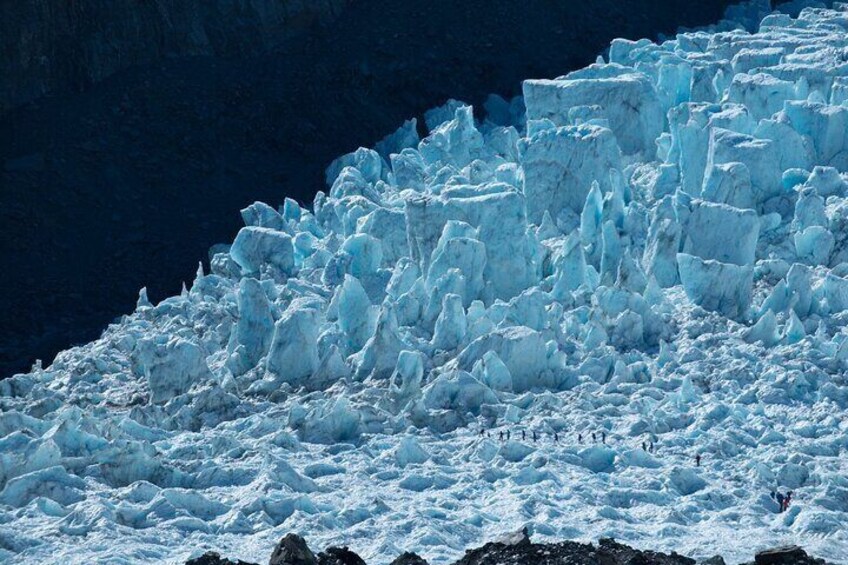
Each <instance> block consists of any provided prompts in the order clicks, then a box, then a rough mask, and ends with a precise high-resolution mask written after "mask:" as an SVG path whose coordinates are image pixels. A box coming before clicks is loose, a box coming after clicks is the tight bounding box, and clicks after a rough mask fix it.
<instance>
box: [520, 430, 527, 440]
mask: <svg viewBox="0 0 848 565" xmlns="http://www.w3.org/2000/svg"><path fill="white" fill-rule="evenodd" d="M525 440H527V432H526V431H524V430H521V441H525Z"/></svg>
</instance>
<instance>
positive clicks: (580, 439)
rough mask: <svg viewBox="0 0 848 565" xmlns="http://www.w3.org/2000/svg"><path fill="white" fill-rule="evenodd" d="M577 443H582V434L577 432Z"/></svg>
mask: <svg viewBox="0 0 848 565" xmlns="http://www.w3.org/2000/svg"><path fill="white" fill-rule="evenodd" d="M577 443H583V434H577Z"/></svg>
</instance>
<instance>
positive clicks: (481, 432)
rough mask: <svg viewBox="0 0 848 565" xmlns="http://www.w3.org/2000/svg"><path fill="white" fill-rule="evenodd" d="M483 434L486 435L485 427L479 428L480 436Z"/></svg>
mask: <svg viewBox="0 0 848 565" xmlns="http://www.w3.org/2000/svg"><path fill="white" fill-rule="evenodd" d="M485 435H486V429H485V428H480V437H483V436H485Z"/></svg>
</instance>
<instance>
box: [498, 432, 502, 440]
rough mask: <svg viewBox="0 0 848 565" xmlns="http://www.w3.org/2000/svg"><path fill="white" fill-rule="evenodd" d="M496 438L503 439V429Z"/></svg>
mask: <svg viewBox="0 0 848 565" xmlns="http://www.w3.org/2000/svg"><path fill="white" fill-rule="evenodd" d="M498 438H499V439H500V440H501V441H503V430H501V432H500V433H499V434H498Z"/></svg>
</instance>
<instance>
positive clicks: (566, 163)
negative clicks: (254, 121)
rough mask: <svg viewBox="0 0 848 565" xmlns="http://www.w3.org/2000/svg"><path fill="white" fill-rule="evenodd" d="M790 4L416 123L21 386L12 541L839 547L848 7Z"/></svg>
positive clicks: (625, 50)
mask: <svg viewBox="0 0 848 565" xmlns="http://www.w3.org/2000/svg"><path fill="white" fill-rule="evenodd" d="M765 4H767V3H765V2H754V3H751V4H747V5H745V6H743V7H740V8H735V9H734V10H733V11H732V13H729V17H731V18H734V19H736V21H738V22H740V23H741V24H742V25H744V27H746V28H747V29H752V30H753V29H756V22H758V21H759V20H761V19H762V25H761V26H760V28H759V31H757V32H756V33H753V32H748V31H744V30H743V29H736V28H737V27H738V26H736V25H734V24H732V23H731V22H729V21H725V22H723V23H721V24H719V25H717V26H716V27H714V28H712V29H711V30H707V31H696V32H686V33H681V34H679V35H678V36H677V37H676V38H675V39H672V40H668V41H665V42H663V43H662V44H655V43H652V42H650V41H647V40H640V41H626V40H616V41H614V42H613V44H612V46H611V49H610V60H611V62H609V63H606V62H603V61H599V62H598V63H596V64H594V65H592V66H590V67H587V68H586V69H582V70H579V71H576V72H573V73H571V74H569V75H567V76H565V77H561V78H558V79H555V80H541V81H528V82H527V83H526V84H525V87H524V93H525V98H524V99H523V101H522V99H520V98H519V99H516V100H513V101H511V102H507V101H505V100H503V99H500V98H498V97H491V98H490V99H489V100H488V101H487V103H486V111H487V112H488V116H487V117H486V118H485V119H483V120H482V121H475V118H474V113H473V112H472V110H471V108H470V107H468V106H467V105H465V104H463V103H461V102H457V101H450V102H448V103H447V104H445V105H444V106H443V107H441V108H438V109H435V110H433V111H430V112H428V113H427V114H426V115H425V122H426V125H427V129H428V131H429V134H428V135H426V136H425V137H424V138H423V139H419V136H418V133H417V130H416V122H415V121H414V120H411V121H409V122H406V123H405V124H404V125H403V126H402V127H401V128H399V129H398V130H397V131H396V132H394V133H393V134H391V135H389V136H387V137H386V138H385V139H383V140H382V141H381V142H379V143H378V144H377V146H376V149H375V150H372V149H365V148H362V149H359V150H357V151H356V152H354V153H351V154H349V155H345V156H342V157H340V158H339V159H338V160H336V161H335V162H334V163H333V164H332V165H331V166H330V167H329V168H328V171H327V181H328V186H329V187H330V188H329V190H328V192H327V193H323V192H321V193H319V194H318V195H317V196H316V198H315V201H314V203H313V205H312V207H311V209H310V208H308V207H304V206H301V205H299V204H298V203H296V202H294V201H292V200H286V201H285V203H284V204H283V206H282V207H281V208H280V209H279V210H275V209H273V208H271V207H270V206H268V205H265V204H261V203H256V204H254V205H252V206H249V207H248V208H246V209H245V210H243V211H242V216H243V218H244V221H245V227H244V228H243V229H242V230H241V231H240V232H239V233H238V235H237V236H236V238H235V241H234V242H233V244H232V246H229V247H227V246H224V247H216V249H217V250H219V251H220V250H224V251H222V252H218V253H216V254H215V255H214V257H213V258H212V261H211V265H212V272H211V273H209V274H204V273H203V272H202V271H200V272H199V273H198V276H197V278H196V280H195V281H194V282H193V284H192V285H191V289H190V290H187V291H186V292H184V293H182V294H181V295H180V296H175V297H172V298H169V299H167V300H165V301H163V302H161V303H159V304H158V305H155V306H154V305H152V304H150V302H149V300H148V299H147V295H146V292H145V291H144V290H143V289H142V292H141V293H140V295H139V301H138V307H137V309H136V311H135V312H134V313H132V314H131V315H129V316H125V317H124V318H123V319H122V320H121V321H120V322H118V323H115V324H113V325H111V326H110V327H109V328H108V329H107V330H106V332H104V334H103V335H102V337H101V338H100V339H98V340H97V341H94V342H92V343H89V344H86V345H83V346H81V347H77V348H74V349H71V350H69V351H66V352H63V353H61V354H60V355H59V356H58V357H57V359H56V361H55V362H54V363H53V365H51V366H50V367H48V368H42V367H41V366H36V367H34V368H33V370H32V371H31V372H30V373H29V374H26V375H17V376H15V377H13V378H10V379H7V380H4V381H0V561H3V562H10V563H12V562H54V561H68V562H79V561H85V562H116V561H125V562H165V561H178V560H181V559H184V558H186V557H187V556H189V555H196V554H198V553H201V552H202V551H204V550H205V549H215V550H218V551H220V552H222V553H224V554H227V555H229V556H232V557H239V558H242V559H247V560H252V561H262V560H264V559H265V558H267V554H268V551H269V548H271V547H272V546H273V545H274V543H275V542H276V541H277V540H278V539H279V538H280V537H282V535H283V534H285V533H288V532H291V531H294V532H298V533H300V534H303V535H305V536H306V537H307V538H308V539H309V541H310V544H312V545H313V546H314V547H323V546H325V545H328V544H331V543H332V544H343V545H349V546H350V547H351V548H353V549H354V550H355V551H356V552H357V553H359V554H361V555H363V556H364V557H366V558H368V559H369V560H375V561H377V562H388V561H390V560H391V559H393V558H394V557H395V556H396V555H398V554H399V553H400V552H402V551H403V550H414V551H416V552H418V553H420V554H423V555H425V556H426V557H427V558H428V559H429V560H430V562H431V563H437V564H438V563H445V562H448V561H450V560H451V559H453V558H455V557H456V556H457V555H458V554H460V553H461V552H462V550H464V549H465V548H467V547H469V546H473V545H477V544H479V543H481V542H482V541H485V540H489V539H494V538H496V537H497V536H498V535H499V534H501V533H503V532H509V531H515V530H518V529H519V528H521V527H523V526H527V527H528V528H529V529H530V530H531V531H533V532H535V535H536V536H537V537H539V538H541V539H547V538H573V539H583V540H595V539H597V538H598V537H601V536H613V537H615V538H618V539H620V540H623V541H626V542H628V543H630V544H632V545H636V546H642V547H650V548H651V549H663V550H676V551H678V552H681V553H688V554H692V555H695V556H700V557H706V556H709V555H713V554H715V553H722V554H724V555H725V557H726V558H727V559H728V561H734V560H735V561H739V560H742V559H743V558H748V557H749V556H750V553H751V551H752V550H756V549H759V548H763V547H765V546H772V545H778V544H785V543H799V544H801V545H803V546H805V547H806V548H807V549H808V550H809V551H810V552H812V553H814V554H818V555H821V556H822V557H827V558H829V559H831V560H833V561H837V562H842V561H846V560H848V483H846V479H845V477H846V476H848V459H846V451H848V439H847V438H848V423H846V422H848V419H846V418H845V416H846V410H848V379H846V369H848V315H846V313H845V311H846V310H848V278H846V277H848V220H846V218H848V191H847V190H846V189H848V175H846V173H848V82H846V79H845V76H844V75H845V74H846V63H845V61H846V56H845V54H846V53H848V11H846V9H845V7H844V6H843V7H837V8H836V9H833V10H828V9H823V8H807V9H804V10H800V9H799V8H800V6H799V5H798V3H797V2H796V3H793V4H790V5H789V9H791V10H792V11H793V13H795V14H799V15H798V17H797V19H792V18H791V17H789V16H788V15H781V14H774V15H767V10H764V6H765ZM763 18H764V19H763ZM525 104H526V108H527V111H526V114H525V113H524V111H523V110H522V109H523V108H524V105H525ZM696 454H700V455H701V456H702V460H701V465H700V466H696V465H695V460H694V457H695V455H696ZM774 489H781V490H783V491H786V490H793V491H794V496H793V504H792V507H791V508H790V511H789V512H787V513H784V514H779V513H778V508H777V505H776V503H775V502H774V501H773V500H772V499H771V497H770V496H769V492H771V491H772V490H774Z"/></svg>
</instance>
